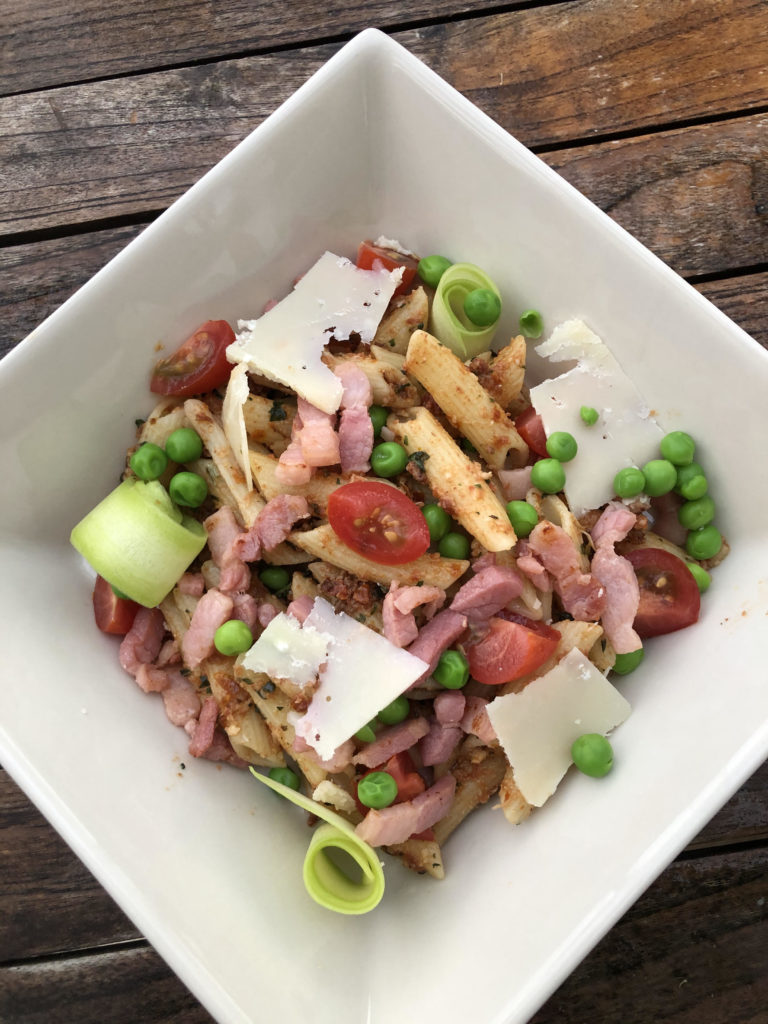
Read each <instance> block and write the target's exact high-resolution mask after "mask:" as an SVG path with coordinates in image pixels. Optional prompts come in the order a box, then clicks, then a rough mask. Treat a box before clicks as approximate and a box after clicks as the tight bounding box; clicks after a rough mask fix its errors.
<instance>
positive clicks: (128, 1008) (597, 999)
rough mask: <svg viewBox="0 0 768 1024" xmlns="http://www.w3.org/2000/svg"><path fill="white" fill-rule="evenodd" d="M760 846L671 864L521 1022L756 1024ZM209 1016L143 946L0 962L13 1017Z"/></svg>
mask: <svg viewBox="0 0 768 1024" xmlns="http://www.w3.org/2000/svg"><path fill="white" fill-rule="evenodd" d="M767 871H768V849H766V848H763V849H761V850H751V851H744V852H742V853H740V854H736V855H734V854H730V855H728V856H727V857H726V856H710V857H701V858H697V859H695V860H689V861H684V862H676V863H675V864H673V865H672V866H671V867H670V868H669V869H668V870H667V871H666V872H665V873H664V875H662V877H661V878H660V879H659V880H658V881H657V882H656V883H655V884H654V885H653V886H652V887H651V888H650V889H649V890H648V891H647V892H646V893H645V895H644V896H642V897H641V899H640V900H639V902H638V903H637V904H636V905H635V906H634V907H633V908H632V910H630V911H629V912H628V913H627V914H626V915H625V916H624V917H623V918H622V919H621V921H619V923H618V924H617V925H616V926H615V927H614V928H613V929H612V930H611V932H610V933H609V934H608V935H607V936H606V937H605V939H603V941H602V942H601V943H599V944H598V946H597V947H596V948H595V950H593V952H592V953H591V954H590V955H589V956H588V957H587V959H586V960H585V961H584V962H583V963H582V964H581V965H580V966H579V967H578V968H577V969H576V971H575V972H574V973H573V974H572V975H571V977H570V978H569V979H568V980H567V981H566V982H565V983H564V984H563V985H562V986H561V987H560V989H559V990H558V991H557V992H556V993H555V994H554V995H553V996H552V998H551V999H550V1000H549V1001H548V1002H547V1003H546V1004H545V1005H544V1007H542V1009H541V1010H540V1011H539V1012H538V1013H537V1014H536V1015H535V1016H534V1017H533V1019H532V1021H531V1024H584V1021H587V1020H588V1021H591V1022H594V1024H616V1022H617V1021H626V1022H631V1024H659V1022H661V1021H664V1022H667V1024H723V1022H724V1021H728V1024H764V1022H765V1007H766V1005H768V973H766V971H765V934H766V920H767V918H768V909H767V908H768V903H767V902H766V895H765V878H766V872H767ZM150 1019H151V1020H162V1021H164V1022H174V1024H212V1021H211V1018H210V1017H209V1016H208V1014H206V1013H205V1011H204V1010H203V1009H202V1008H201V1007H200V1006H199V1004H198V1003H197V1002H196V1001H195V999H194V998H193V997H192V996H191V995H190V994H189V993H188V992H187V991H186V990H185V988H184V987H183V985H182V984H181V982H180V981H178V980H177V979H176V978H175V977H174V976H173V975H172V974H171V972H170V970H169V969H168V968H167V967H165V965H164V964H163V963H162V961H161V960H160V959H159V957H157V956H156V954H155V953H154V952H153V951H152V950H151V949H150V948H148V947H138V948H129V949H125V950H113V951H108V952H105V953H102V954H100V955H89V956H82V957H78V958H71V959H58V960H55V961H33V962H30V963H28V964H24V965H19V966H16V967H5V968H0V1020H8V1021H14V1024H16V1022H18V1024H22V1022H23V1024H70V1022H71V1021H73V1020H77V1021H78V1024H102V1022H103V1021H105V1020H108V1021H109V1022H110V1024H135V1021H137V1020H150Z"/></svg>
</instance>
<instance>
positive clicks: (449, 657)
mask: <svg viewBox="0 0 768 1024" xmlns="http://www.w3.org/2000/svg"><path fill="white" fill-rule="evenodd" d="M432 678H433V679H436V680H437V682H438V683H440V685H441V686H444V687H445V689H446V690H460V689H461V688H462V687H463V686H466V685H467V683H468V682H469V662H468V661H467V659H466V658H465V657H464V655H463V654H462V653H461V651H443V653H442V654H441V655H440V660H439V661H438V663H437V668H436V669H435V671H434V672H433V673H432Z"/></svg>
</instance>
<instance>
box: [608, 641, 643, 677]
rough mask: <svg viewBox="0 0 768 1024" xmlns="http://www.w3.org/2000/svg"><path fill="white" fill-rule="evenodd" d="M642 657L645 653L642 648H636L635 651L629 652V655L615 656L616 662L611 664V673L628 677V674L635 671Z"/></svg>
mask: <svg viewBox="0 0 768 1024" xmlns="http://www.w3.org/2000/svg"><path fill="white" fill-rule="evenodd" d="M644 657H645V651H644V650H643V648H642V647H638V649H637V650H636V651H630V653H629V654H617V655H616V661H614V663H613V671H614V672H616V673H617V674H618V675H620V676H628V675H629V673H630V672H634V671H635V669H636V668H637V666H638V665H639V664H640V662H641V661H642V660H643V658H644Z"/></svg>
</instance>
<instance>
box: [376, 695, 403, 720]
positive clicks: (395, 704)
mask: <svg viewBox="0 0 768 1024" xmlns="http://www.w3.org/2000/svg"><path fill="white" fill-rule="evenodd" d="M410 710H411V702H410V701H409V700H408V698H407V697H406V696H405V694H400V696H399V697H395V699H394V700H393V701H392V703H391V704H387V706H386V707H385V708H382V709H381V711H380V712H379V713H378V715H376V717H377V718H378V720H379V721H380V722H383V723H384V725H397V724H398V723H399V722H404V721H405V719H406V718H407V717H408V715H409V714H410Z"/></svg>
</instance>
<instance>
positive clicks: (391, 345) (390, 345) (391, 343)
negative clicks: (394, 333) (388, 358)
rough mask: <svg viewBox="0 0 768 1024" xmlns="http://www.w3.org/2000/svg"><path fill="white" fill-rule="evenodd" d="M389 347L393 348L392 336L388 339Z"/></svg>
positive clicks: (393, 340)
mask: <svg viewBox="0 0 768 1024" xmlns="http://www.w3.org/2000/svg"><path fill="white" fill-rule="evenodd" d="M389 347H390V348H394V347H395V339H394V338H390V339H389Z"/></svg>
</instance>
